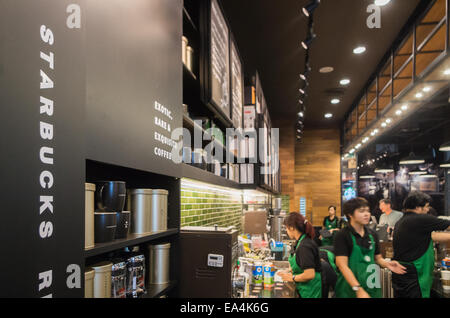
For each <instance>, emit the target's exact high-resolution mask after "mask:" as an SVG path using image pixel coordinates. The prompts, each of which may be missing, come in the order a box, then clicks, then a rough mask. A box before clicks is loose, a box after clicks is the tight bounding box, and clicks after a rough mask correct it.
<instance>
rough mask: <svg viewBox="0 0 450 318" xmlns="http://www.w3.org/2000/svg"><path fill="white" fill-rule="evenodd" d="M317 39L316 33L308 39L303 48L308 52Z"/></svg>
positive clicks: (311, 34)
mask: <svg viewBox="0 0 450 318" xmlns="http://www.w3.org/2000/svg"><path fill="white" fill-rule="evenodd" d="M316 37H317V35H315V34H314V33H310V34H309V36H308V38H307V39H306V40H305V41H303V42H302V46H303V48H304V49H305V50H308V49H309V48H310V46H311V44H312V42H313V41H314V39H315V38H316Z"/></svg>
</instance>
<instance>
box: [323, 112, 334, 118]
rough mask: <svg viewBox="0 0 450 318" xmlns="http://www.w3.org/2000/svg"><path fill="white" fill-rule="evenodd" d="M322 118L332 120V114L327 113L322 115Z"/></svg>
mask: <svg viewBox="0 0 450 318" xmlns="http://www.w3.org/2000/svg"><path fill="white" fill-rule="evenodd" d="M324 117H325V118H327V119H330V118H333V114H331V113H327V114H325V115H324Z"/></svg>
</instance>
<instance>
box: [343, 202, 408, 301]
mask: <svg viewBox="0 0 450 318" xmlns="http://www.w3.org/2000/svg"><path fill="white" fill-rule="evenodd" d="M344 213H345V215H346V216H347V218H349V220H350V222H349V225H348V226H347V227H346V228H344V229H342V230H341V231H339V232H338V233H337V234H336V237H335V240H334V252H335V254H336V265H337V267H338V269H339V274H338V279H337V283H336V297H337V298H356V297H357V298H380V297H381V296H382V295H381V284H380V275H379V271H378V269H377V267H376V266H377V265H376V264H378V265H380V266H381V267H383V268H389V269H390V270H391V271H393V272H395V273H398V274H403V273H404V272H405V268H404V267H403V266H401V265H400V264H399V263H398V262H395V261H391V262H387V261H385V260H384V259H383V257H382V256H381V254H380V251H379V242H378V237H377V235H376V233H374V232H373V231H370V230H369V229H368V228H367V225H368V224H369V222H370V217H371V214H370V209H369V202H367V200H366V199H363V198H356V199H353V200H350V201H348V202H346V203H345V204H344Z"/></svg>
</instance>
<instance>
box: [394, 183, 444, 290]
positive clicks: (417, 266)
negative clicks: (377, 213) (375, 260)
mask: <svg viewBox="0 0 450 318" xmlns="http://www.w3.org/2000/svg"><path fill="white" fill-rule="evenodd" d="M430 202H431V197H430V196H428V195H427V194H424V193H421V192H411V193H410V194H409V196H408V197H407V198H406V200H405V202H404V203H403V209H404V212H405V214H404V216H403V218H401V219H400V221H398V222H397V224H396V226H395V231H394V241H393V245H394V259H395V260H397V261H399V262H400V264H402V265H404V266H405V267H406V268H407V273H406V274H405V275H396V274H393V275H392V285H393V288H394V297H395V298H429V297H430V293H431V286H432V284H433V271H434V249H433V242H440V243H444V242H450V233H438V232H436V231H444V230H446V229H447V230H450V221H446V220H441V219H438V218H437V217H435V216H432V215H428V214H427V213H428V210H429V207H430Z"/></svg>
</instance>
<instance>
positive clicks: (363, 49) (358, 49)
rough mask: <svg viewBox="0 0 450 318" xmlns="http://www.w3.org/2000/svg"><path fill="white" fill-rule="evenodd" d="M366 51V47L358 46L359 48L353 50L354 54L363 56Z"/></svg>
mask: <svg viewBox="0 0 450 318" xmlns="http://www.w3.org/2000/svg"><path fill="white" fill-rule="evenodd" d="M365 51H366V47H365V46H358V47H357V48H355V49H354V50H353V53H354V54H362V53H364V52H365Z"/></svg>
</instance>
